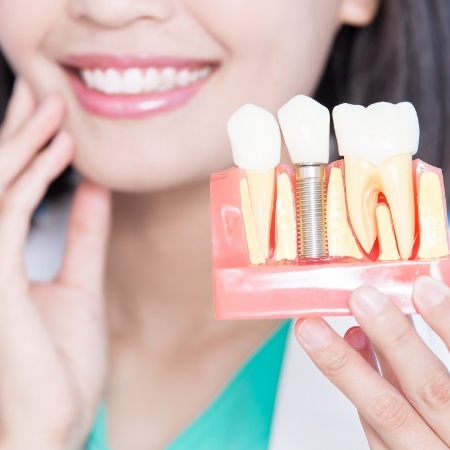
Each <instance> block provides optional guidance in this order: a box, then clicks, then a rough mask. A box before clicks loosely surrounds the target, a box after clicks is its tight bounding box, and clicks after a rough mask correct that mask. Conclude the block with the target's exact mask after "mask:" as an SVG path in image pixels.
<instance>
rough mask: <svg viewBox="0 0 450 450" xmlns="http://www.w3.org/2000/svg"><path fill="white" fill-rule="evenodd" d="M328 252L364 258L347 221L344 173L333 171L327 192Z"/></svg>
mask: <svg viewBox="0 0 450 450" xmlns="http://www.w3.org/2000/svg"><path fill="white" fill-rule="evenodd" d="M327 228H328V252H329V255H330V256H351V257H353V258H356V259H361V258H362V257H363V255H362V253H361V252H360V250H359V248H358V245H357V244H356V241H355V238H354V237H353V233H352V230H351V228H350V225H349V223H348V220H347V210H346V206H345V193H344V181H343V177H342V171H341V170H340V169H338V168H337V167H333V168H332V169H331V173H330V178H329V180H328V191H327Z"/></svg>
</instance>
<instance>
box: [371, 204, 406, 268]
mask: <svg viewBox="0 0 450 450" xmlns="http://www.w3.org/2000/svg"><path fill="white" fill-rule="evenodd" d="M376 216H377V224H378V240H379V243H380V256H379V257H378V259H379V260H380V261H398V260H399V259H400V255H399V254H398V250H397V242H396V240H395V234H394V227H393V226H392V218H391V212H390V211H389V207H388V206H387V205H385V204H383V203H380V204H379V205H378V206H377V211H376Z"/></svg>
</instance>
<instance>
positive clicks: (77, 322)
mask: <svg viewBox="0 0 450 450" xmlns="http://www.w3.org/2000/svg"><path fill="white" fill-rule="evenodd" d="M63 118H64V104H63V101H62V99H61V98H60V97H59V96H56V95H53V96H50V97H48V98H47V99H45V100H44V101H43V102H42V103H41V104H40V105H36V100H35V99H34V97H33V95H32V93H31V91H30V89H29V88H28V86H27V85H26V84H25V82H24V81H21V80H19V81H18V82H17V83H16V87H15V90H14V94H13V98H12V100H11V103H10V105H9V107H8V112H7V117H6V119H5V122H4V126H3V128H2V129H1V133H0V448H1V449H8V450H16V449H17V450H19V449H31V448H33V449H36V450H39V449H46V450H47V449H48V450H52V449H60V450H62V449H80V448H81V447H82V443H83V441H84V439H85V438H86V434H87V432H88V430H89V426H90V424H91V422H92V418H93V415H94V414H95V409H96V406H97V403H98V400H99V397H100V395H101V390H102V387H103V385H104V378H105V372H106V333H105V320H104V314H103V298H102V291H103V289H102V278H103V266H104V259H105V257H104V255H105V248H106V243H107V234H108V228H109V227H108V222H109V203H110V201H109V194H108V192H107V191H105V190H104V189H103V188H100V187H98V186H95V185H93V184H92V183H88V182H84V183H82V184H81V186H80V187H79V188H78V192H77V193H76V195H75V198H74V201H73V207H72V214H71V219H70V224H69V229H68V237H67V247H66V254H65V257H64V261H63V264H62V269H61V272H60V273H59V275H58V276H57V278H56V279H55V281H54V282H52V283H45V284H44V283H39V284H36V283H29V281H28V280H27V275H26V271H25V261H24V246H25V242H26V239H27V234H28V231H29V224H30V220H31V216H32V214H33V211H34V210H35V208H36V207H37V206H38V204H39V203H40V201H41V199H42V197H43V195H44V194H45V192H46V189H47V187H48V185H49V184H50V183H51V181H52V180H53V179H54V178H55V177H57V176H58V175H59V174H60V173H61V172H62V171H63V169H64V168H65V167H66V166H67V165H68V164H69V163H70V161H71V160H72V158H73V154H74V149H73V147H74V146H73V142H72V139H71V137H70V135H68V134H67V133H66V132H59V131H58V130H59V128H60V127H61V124H62V121H63ZM52 138H53V139H52ZM51 139H52V140H51ZM50 140H51V142H50V143H48V142H49V141H50ZM47 144H48V145H47ZM43 147H45V148H44V149H43V150H42V151H40V150H41V149H42V148H43Z"/></svg>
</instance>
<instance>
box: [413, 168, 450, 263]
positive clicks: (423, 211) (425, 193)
mask: <svg viewBox="0 0 450 450" xmlns="http://www.w3.org/2000/svg"><path fill="white" fill-rule="evenodd" d="M442 198H443V195H442V188H441V181H440V179H439V176H438V175H437V174H436V173H434V172H425V173H422V174H421V176H420V181H419V223H420V245H419V253H418V257H419V258H424V259H432V258H441V257H443V256H447V255H448V254H449V249H448V239H447V223H446V220H445V213H444V206H443V202H442Z"/></svg>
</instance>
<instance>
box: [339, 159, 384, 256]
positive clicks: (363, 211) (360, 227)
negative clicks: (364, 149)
mask: <svg viewBox="0 0 450 450" xmlns="http://www.w3.org/2000/svg"><path fill="white" fill-rule="evenodd" d="M344 165H345V188H346V193H347V205H348V213H349V216H350V222H351V224H352V227H353V230H354V232H355V234H356V237H357V238H358V241H359V243H360V244H361V247H362V248H363V249H364V251H365V252H366V253H370V251H371V250H372V247H373V245H374V244H375V240H376V238H377V234H378V233H377V224H376V217H375V210H376V207H377V204H378V194H379V192H380V187H379V186H378V184H377V183H376V182H373V181H374V180H373V172H374V168H373V166H372V164H370V163H369V162H368V161H365V160H364V159H362V158H359V157H356V156H346V157H345V158H344Z"/></svg>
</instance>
